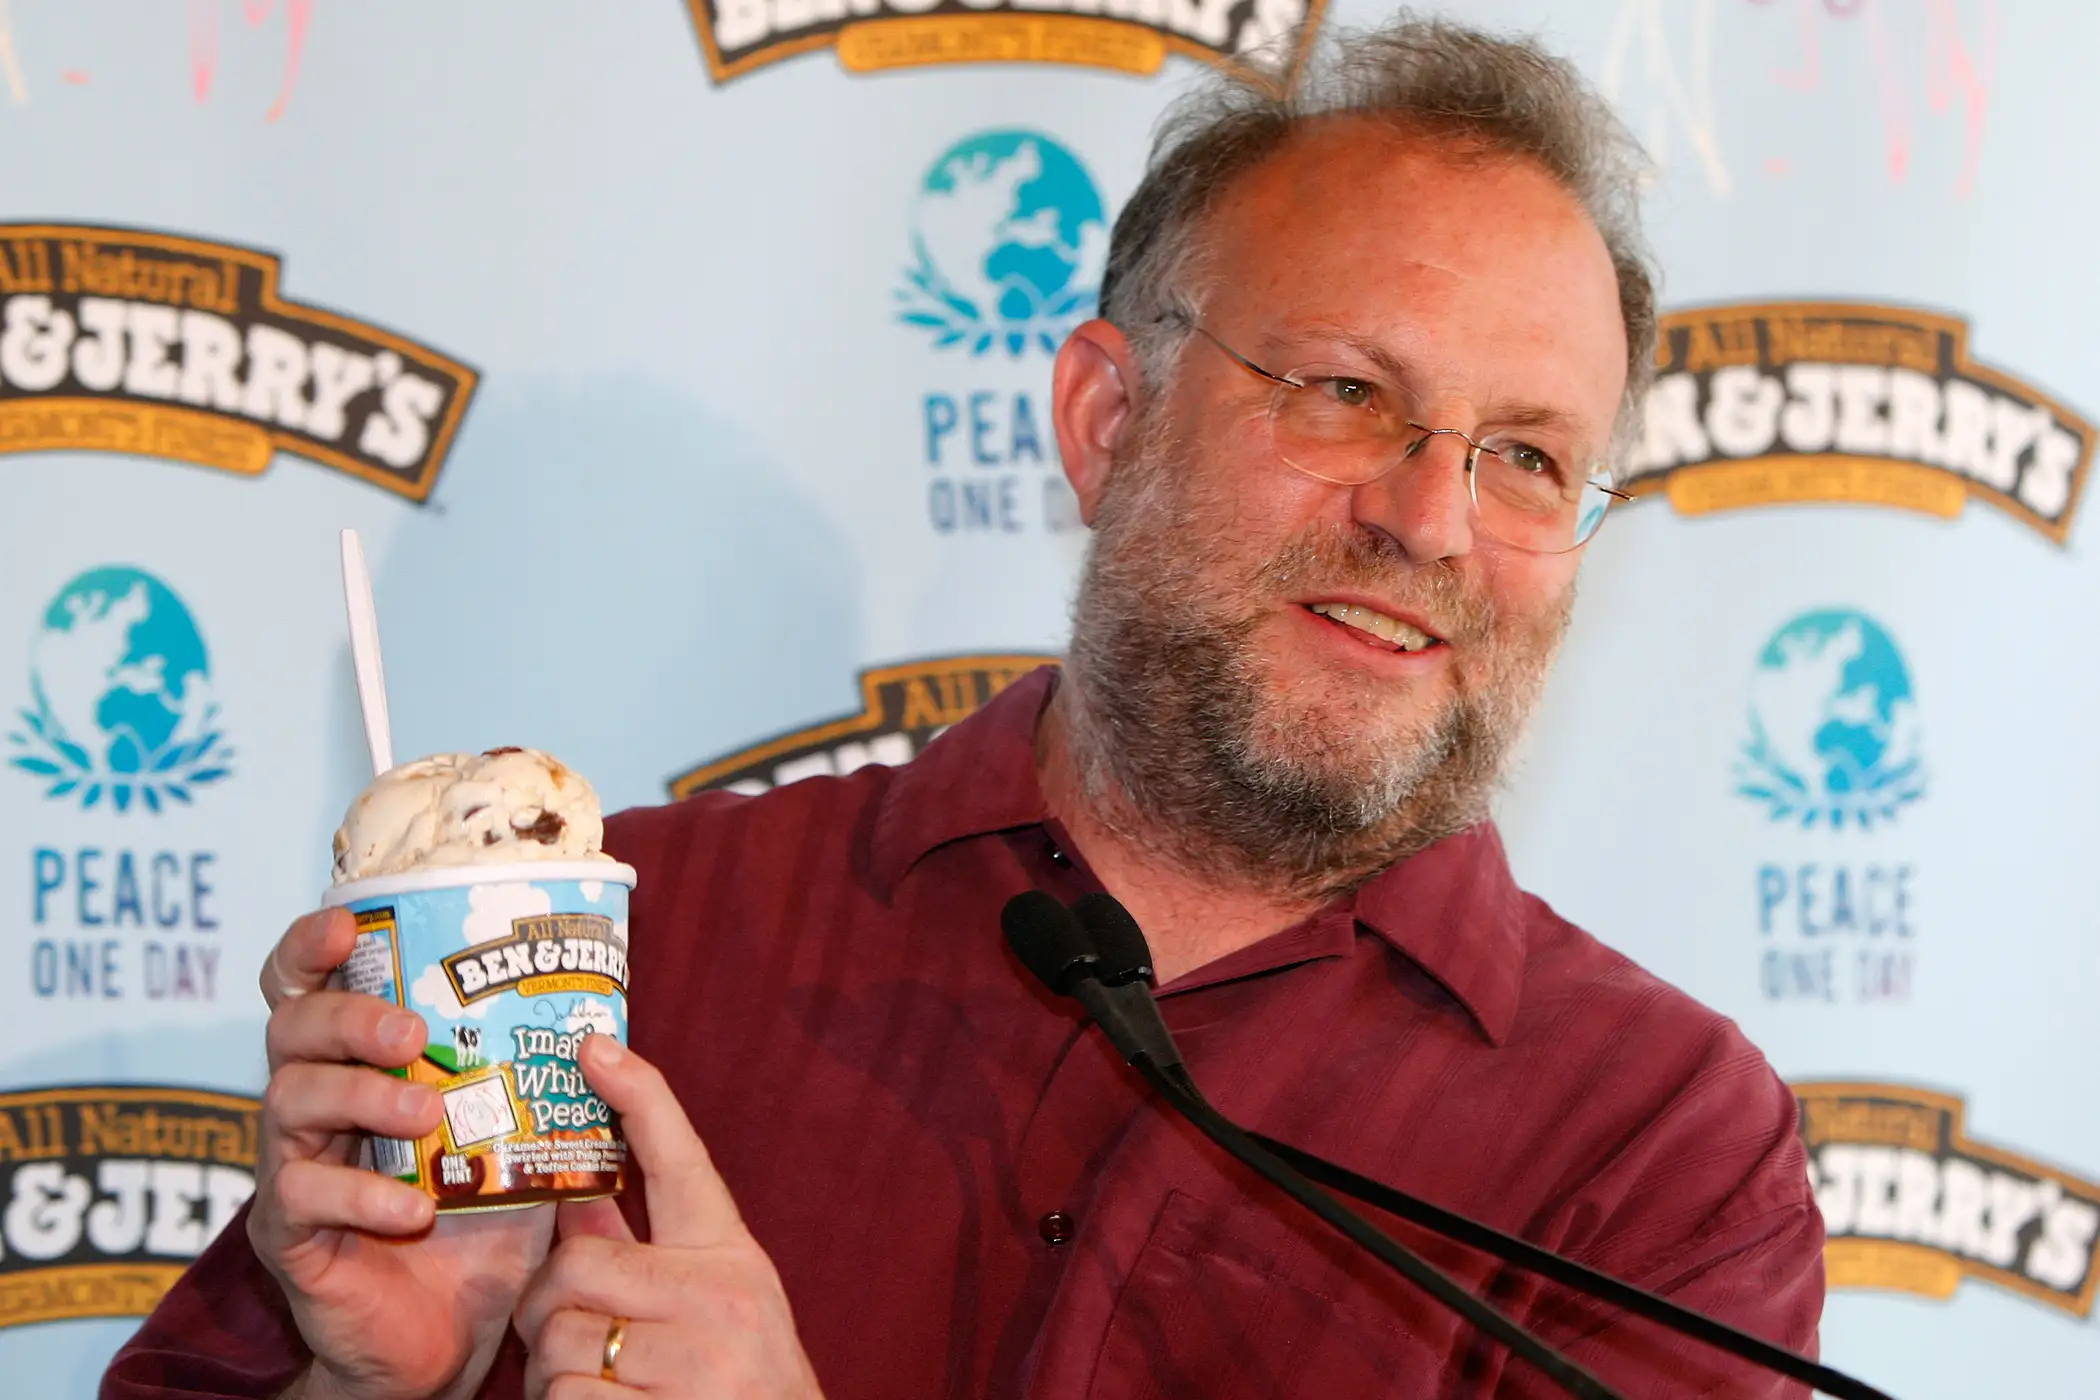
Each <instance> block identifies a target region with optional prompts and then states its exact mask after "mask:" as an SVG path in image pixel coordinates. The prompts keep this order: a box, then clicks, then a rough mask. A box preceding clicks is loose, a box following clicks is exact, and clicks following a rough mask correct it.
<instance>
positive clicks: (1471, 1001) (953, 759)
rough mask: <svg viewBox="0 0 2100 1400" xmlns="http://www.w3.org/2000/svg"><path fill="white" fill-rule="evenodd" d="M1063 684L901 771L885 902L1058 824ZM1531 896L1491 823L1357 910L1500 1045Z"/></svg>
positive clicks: (1373, 886)
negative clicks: (1055, 748)
mask: <svg viewBox="0 0 2100 1400" xmlns="http://www.w3.org/2000/svg"><path fill="white" fill-rule="evenodd" d="M1056 684H1057V668H1056V667H1054V666H1043V667H1040V668H1038V669H1037V670H1034V671H1031V672H1029V673H1028V674H1027V675H1026V676H1023V677H1022V678H1021V679H1019V680H1017V681H1015V682H1014V683H1013V684H1012V685H1010V686H1008V687H1007V688H1006V689H1005V690H1003V691H1001V692H1000V693H999V694H997V695H995V696H993V697H992V699H991V700H989V701H987V702H986V703H985V704H984V705H983V706H982V707H981V708H980V709H979V710H978V711H977V712H976V713H975V714H973V715H971V716H970V717H969V718H967V719H965V720H963V721H962V722H960V723H959V724H956V725H955V726H954V727H952V728H950V729H949V730H947V731H946V732H944V733H942V734H941V735H939V736H938V737H937V738H935V739H934V740H933V742H932V743H930V744H928V745H927V746H926V748H925V750H924V751H923V752H921V753H920V754H919V756H918V757H917V758H915V759H914V760H912V761H911V762H910V763H907V764H905V765H904V766H903V767H902V768H900V769H898V770H897V773H896V776H895V777H894V778H893V779H891V781H890V786H889V791H888V792H887V793H885V794H884V795H883V798H882V804H881V808H880V810H879V811H878V813H877V816H876V821H875V823H874V830H873V833H872V835H871V838H870V846H869V848H868V851H869V858H870V873H871V874H872V875H873V876H874V879H875V882H876V887H877V889H878V890H879V891H880V893H881V895H882V897H883V898H884V899H885V900H887V899H888V898H889V896H890V895H891V894H892V893H893V892H894V891H895V889H896V888H897V884H898V882H899V881H901V880H902V879H903V878H904V876H905V875H906V873H908V872H909V871H910V870H911V868H912V867H913V866H914V865H916V864H918V862H919V861H920V860H922V859H924V858H925V857H926V856H927V855H928V854H929V853H931V852H932V851H934V850H936V849H937V848H939V847H941V846H945V845H947V844H948V843H949V842H951V841H959V840H963V839H964V838H966V837H971V836H984V835H989V834H991V833H993V832H998V831H1010V830H1013V829H1015V828H1017V827H1025V826H1035V825H1041V824H1043V823H1044V822H1046V821H1047V820H1048V818H1049V811H1048V808H1047V806H1046V805H1045V803H1044V801H1043V792H1042V788H1041V786H1040V785H1039V783H1038V782H1037V777H1036V754H1035V735H1036V726H1037V724H1038V723H1039V722H1040V720H1041V719H1042V714H1043V710H1044V708H1045V707H1046V706H1047V705H1048V704H1049V703H1050V696H1051V694H1052V692H1053V691H1054V690H1055V688H1056ZM1082 854H1083V853H1082ZM1529 900H1530V897H1529V896H1527V895H1526V894H1524V892H1523V891H1521V890H1519V889H1518V888H1517V885H1516V881H1515V880H1514V879H1513V878H1512V877H1511V875H1510V871H1509V861H1508V858H1507V856H1506V855H1505V854H1504V852H1503V848H1502V838H1501V836H1500V835H1499V834H1498V833H1497V832H1496V830H1495V828H1494V825H1493V824H1492V823H1490V822H1481V823H1479V824H1478V825H1475V826H1472V827H1469V828H1467V829H1466V830H1464V831H1462V832H1460V833H1459V834H1457V835H1456V836H1451V837H1447V838H1445V839H1444V840H1442V841H1439V842H1437V843H1436V844H1435V845H1433V846H1431V847H1430V848H1429V849H1427V850H1425V851H1422V852H1421V853H1420V854H1418V855H1415V856H1412V857H1410V858H1408V859H1407V860H1404V861H1401V862H1400V863H1399V864H1398V865H1395V866H1393V867H1392V868H1391V869H1389V870H1387V871H1385V872H1384V873H1382V874H1380V875H1378V876H1377V877H1376V878H1374V879H1373V880H1371V881H1370V882H1369V883H1368V884H1366V885H1364V886H1363V887H1362V888H1361V889H1359V890H1357V892H1356V894H1355V896H1354V897H1353V904H1354V909H1353V911H1352V912H1353V913H1354V915H1355V918H1356V921H1357V922H1358V923H1359V924H1361V925H1362V926H1364V927H1365V928H1367V929H1369V930H1370V931H1371V932H1373V933H1374V934H1376V935H1377V936H1378V937H1380V938H1382V939H1384V940H1385V941H1386V942H1387V943H1388V944H1390V945H1392V947H1393V948H1395V949H1396V950H1398V951H1399V952H1400V953H1401V954H1402V955H1403V956H1404V957H1406V958H1407V959H1408V960H1409V961H1411V962H1414V963H1416V964H1417V965H1419V966H1420V967H1421V968H1422V970H1423V971H1425V972H1427V973H1428V974H1429V975H1430V976H1431V977H1433V978H1435V979H1436V980H1437V981H1438V982H1439V983H1441V984H1442V985H1443V987H1444V989H1445V990H1446V991H1448V992H1450V993H1451V995H1452V996H1453V997H1454V998H1456V999H1457V1001H1458V1002H1459V1004H1460V1005H1461V1006H1463V1007H1464V1008H1465V1009H1466V1011H1467V1012H1468V1013H1469V1014H1470V1015H1471V1016H1472V1018H1473V1021H1474V1023H1475V1024H1476V1025H1477V1026H1478V1027H1479V1028H1480V1031H1481V1033H1482V1034H1483V1035H1485V1036H1486V1037H1487V1039H1488V1040H1489V1041H1491V1042H1493V1043H1494V1044H1498V1045H1499V1044H1501V1043H1502V1041H1503V1040H1504V1039H1505V1038H1506V1037H1507V1036H1508V1034H1509V1028H1510V1024H1511V1022H1512V1021H1514V1020H1515V1018H1516V1011H1517V1001H1518V996H1519V993H1520V991H1521V989H1522V984H1523V976H1524V958H1525V951H1526V949H1525V938H1524V928H1525V923H1526V915H1527V912H1528V906H1529ZM1324 912H1325V911H1323V913H1324ZM1320 917H1321V915H1315V916H1314V918H1315V919H1316V920H1317V919H1318V918H1320ZM1302 927H1303V926H1301V928H1302ZM1295 936H1298V934H1297V931H1295V930H1294V931H1287V932H1285V933H1282V934H1278V935H1277V936H1276V937H1277V938H1282V939H1290V938H1293V937H1295ZM1274 941H1275V939H1266V940H1264V941H1263V944H1262V945H1257V947H1261V948H1262V949H1263V951H1264V952H1268V953H1273V952H1274V951H1276V950H1274V949H1269V948H1267V947H1266V946H1265V945H1266V944H1269V943H1273V942H1274ZM1254 951H1255V950H1254V949H1246V950H1242V953H1243V954H1252V953H1254ZM1241 956H1242V954H1234V955H1232V958H1231V959H1227V960H1226V961H1233V960H1234V959H1237V958H1239V957H1241ZM1205 971H1207V970H1205ZM1198 975H1201V974H1200V973H1199V974H1198Z"/></svg>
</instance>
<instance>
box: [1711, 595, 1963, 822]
mask: <svg viewBox="0 0 2100 1400" xmlns="http://www.w3.org/2000/svg"><path fill="white" fill-rule="evenodd" d="M1736 771H1737V779H1738V785H1737V789H1736V790H1737V791H1738V792H1739V793H1741V794H1742V795H1743V796H1745V797H1749V798H1752V799H1754V800H1757V801H1759V802H1762V803H1764V804H1766V805H1767V806H1768V807H1769V808H1770V809H1771V815H1772V817H1773V818H1774V819H1775V820H1780V821H1797V822H1799V823H1800V824H1801V825H1803V826H1814V825H1817V824H1818V823H1824V824H1828V825H1830V826H1833V827H1845V826H1861V827H1866V826H1872V825H1874V824H1875V823H1876V822H1877V821H1885V820H1887V819H1889V818H1892V817H1894V816H1895V814H1896V813H1897V811H1898V810H1900V809H1901V808H1902V807H1904V806H1905V805H1907V804H1908V803H1911V802H1914V801H1916V800H1917V799H1918V798H1920V797H1922V796H1924V795H1925V771H1924V763H1923V760H1922V757H1921V754H1920V743H1919V734H1918V716H1917V703H1916V699H1915V697H1914V696H1913V694H1912V690H1911V678H1910V668H1909V667H1908V666H1906V665H1905V664H1904V661H1903V653H1902V652H1901V650H1899V649H1898V648H1897V646H1896V643H1895V639H1894V638H1892V637H1891V636H1890V635H1889V634H1888V631H1887V629H1885V628H1884V627H1882V626H1881V624H1880V623H1878V622H1876V621H1875V620H1874V619H1873V618H1871V617H1869V616H1867V615H1866V614H1865V613H1863V612H1858V611H1856V610H1853V609H1849V608H1826V609H1821V610H1818V611H1816V612H1809V613H1803V614H1802V615H1801V616H1799V617H1796V618H1794V619H1793V620H1792V621H1790V622H1788V623H1787V624H1786V625H1785V626H1784V627H1781V628H1780V629H1779V630H1778V631H1777V632H1775V633H1774V634H1773V635H1772V638H1771V640H1770V641H1768V642H1766V643H1765V645H1764V648H1763V650H1761V651H1760V652H1759V653H1758V657H1757V670H1756V673H1755V675H1754V676H1753V678H1752V680H1751V687H1750V739H1749V741H1748V742H1747V743H1746V744H1744V746H1743V753H1742V756H1741V759H1740V760H1739V762H1738V764H1737V770H1736Z"/></svg>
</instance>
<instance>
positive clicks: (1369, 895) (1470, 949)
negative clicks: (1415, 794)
mask: <svg viewBox="0 0 2100 1400" xmlns="http://www.w3.org/2000/svg"><path fill="white" fill-rule="evenodd" d="M1533 904H1534V901H1533V900H1532V898H1531V896H1530V895H1527V894H1525V893H1524V892H1523V891H1522V890H1520V889H1518V888H1517V882H1516V880H1515V878H1514V877H1512V876H1511V875H1510V873H1509V858H1508V856H1507V855H1506V854H1505V853H1504V852H1503V849H1502V836H1501V833H1499V832H1497V831H1496V830H1495V826H1494V823H1492V822H1487V821H1483V822H1480V823H1478V824H1477V825H1474V826H1470V827H1467V828H1466V829H1465V830H1464V831H1461V832H1459V833H1458V834H1457V835H1456V836H1447V837H1445V838H1444V839H1443V840H1441V841H1439V842H1437V843H1436V844H1435V845H1433V846H1431V847H1430V848H1429V849H1428V850H1426V851H1423V852H1421V853H1420V854H1418V855H1414V856H1411V857H1409V858H1408V859H1406V860H1403V861H1401V862H1400V863H1399V864H1398V865H1395V866H1393V867H1392V868H1391V869H1389V870H1387V871H1385V872H1384V873H1383V874H1381V875H1379V876H1378V877H1377V878H1375V879H1373V880H1372V881H1371V882H1370V883H1369V884H1367V885H1365V886H1363V887H1362V888H1361V889H1359V890H1358V891H1357V892H1356V921H1357V922H1358V923H1360V924H1362V925H1363V926H1364V927H1366V928H1368V929H1370V930H1371V931H1372V932H1373V933H1375V934H1377V935H1378V936H1379V937H1380V938H1383V939H1384V940H1385V941H1386V942H1388V943H1390V944H1392V945H1393V947H1395V948H1397V949H1398V950H1399V951H1400V952H1401V953H1402V954H1404V955H1405V956H1406V957H1407V958H1408V959H1409V960H1411V961H1413V962H1414V963H1416V964H1418V965H1419V966H1420V967H1421V968H1422V970H1423V971H1424V972H1427V973H1428V974H1429V975H1430V976H1431V977H1434V978H1435V979H1436V980H1437V981H1438V982H1440V983H1442V984H1443V986H1444V990H1446V991H1448V992H1450V993H1451V995H1452V996H1454V997H1456V998H1457V999H1458V1001H1459V1004H1460V1005H1462V1006H1464V1007H1465V1008H1466V1010H1467V1011H1469V1012H1471V1013H1472V1016H1473V1020H1474V1022H1475V1023H1476V1024H1477V1025H1478V1026H1479V1027H1480V1030H1481V1033H1482V1034H1483V1035H1485V1036H1486V1037H1487V1038H1488V1040H1489V1041H1491V1042H1492V1043H1494V1044H1496V1045H1500V1044H1501V1043H1502V1042H1503V1041H1504V1040H1505V1039H1507V1038H1508V1036H1509V1028H1510V1025H1511V1023H1512V1022H1514V1021H1515V1020H1516V1016H1517V1001H1518V999H1519V996H1520V994H1521V993H1522V991H1523V984H1524V961H1525V956H1526V953H1527V951H1528V949H1527V946H1526V939H1525V936H1524V931H1525V926H1526V924H1527V923H1528V922H1529V917H1530V914H1531V911H1532V907H1533Z"/></svg>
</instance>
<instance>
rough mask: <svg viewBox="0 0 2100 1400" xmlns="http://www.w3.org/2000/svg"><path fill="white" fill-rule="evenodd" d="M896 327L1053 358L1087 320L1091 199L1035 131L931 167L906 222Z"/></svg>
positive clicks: (1074, 168)
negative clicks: (905, 264) (906, 254)
mask: <svg viewBox="0 0 2100 1400" xmlns="http://www.w3.org/2000/svg"><path fill="white" fill-rule="evenodd" d="M912 251H913V253H914V254H915V255H916V262H915V264H914V265H913V266H912V267H911V268H909V269H907V270H906V272H905V285H904V286H903V287H902V288H901V289H900V290H899V291H898V294H897V295H898V300H899V302H900V303H901V306H900V310H899V312H898V316H899V319H901V320H903V321H904V322H906V323H907V324H909V325H915V326H921V327H924V328H925V329H926V330H928V331H930V332H931V333H932V334H933V337H934V344H935V345H937V346H942V347H947V346H953V345H966V346H968V348H969V349H970V351H971V352H972V353H973V354H979V355H981V354H984V353H985V352H986V351H988V350H990V349H992V348H993V347H994V346H1003V347H1004V348H1005V349H1006V351H1007V352H1008V353H1009V354H1012V355H1019V354H1021V353H1022V352H1023V351H1024V350H1026V349H1027V348H1028V347H1029V346H1030V345H1035V346H1036V347H1038V348H1040V349H1043V350H1045V351H1048V352H1051V353H1055V352H1056V350H1057V347H1058V345H1059V344H1060V343H1061V342H1062V341H1063V339H1064V337H1065V334H1066V333H1067V332H1068V331H1070V330H1071V328H1072V327H1073V326H1075V325H1077V324H1078V323H1079V322H1081V321H1083V320H1086V319H1087V318H1088V317H1090V316H1092V315H1093V314H1094V307H1095V304H1096V302H1097V301H1098V299H1099V296H1100V289H1101V274H1102V270H1103V269H1104V268H1105V267H1106V266H1107V264H1108V216H1107V212H1106V210H1104V209H1103V208H1102V204H1101V192H1100V191H1099V190H1098V189H1096V188H1095V187H1094V181H1093V177H1092V176H1090V175H1088V174H1087V171H1086V167H1085V166H1083V165H1081V164H1080V163H1079V161H1078V159H1077V158H1076V157H1075V156H1073V154H1072V153H1071V152H1070V151H1068V150H1066V149H1065V148H1064V147H1063V146H1062V145H1060V144H1058V143H1057V142H1056V141H1055V140H1053V139H1051V138H1050V137H1048V136H1045V135H1043V134H1042V133H1041V132H1039V131H1026V130H1009V131H986V132H980V133H978V134H977V135H975V136H971V137H969V138H967V139H965V140H962V141H958V142H957V143H956V144H954V145H953V146H950V147H949V148H948V149H947V150H945V151H943V152H942V153H941V155H940V157H939V158H938V159H937V160H935V161H934V163H933V165H932V167H931V168H930V169H929V170H928V171H927V172H926V175H925V177H924V179H922V180H921V181H920V183H919V197H918V200H917V202H916V204H915V205H914V208H913V213H912Z"/></svg>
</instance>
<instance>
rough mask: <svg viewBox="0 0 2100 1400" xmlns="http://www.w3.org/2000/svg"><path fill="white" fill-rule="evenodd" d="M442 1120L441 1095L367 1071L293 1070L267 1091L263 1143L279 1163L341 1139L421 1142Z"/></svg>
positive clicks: (303, 1066)
mask: <svg viewBox="0 0 2100 1400" xmlns="http://www.w3.org/2000/svg"><path fill="white" fill-rule="evenodd" d="M442 1116H443V1110H442V1105H441V1104H440V1103H439V1101H438V1094H437V1090H435V1089H433V1088H431V1087H430V1086H429V1085H427V1084H411V1083H409V1082H408V1081H407V1080H404V1079H396V1078H395V1077H394V1076H393V1075H391V1074H385V1073H382V1072H381V1071H379V1070H376V1069H366V1068H364V1067H363V1066H361V1065H314V1064H289V1065H286V1066H285V1067H284V1068H282V1069H280V1070H278V1071H277V1072H276V1073H275V1074H273V1075H271V1076H270V1083H269V1085H268V1087H266V1088H265V1089H264V1090H263V1123H264V1131H263V1139H264V1143H265V1145H266V1146H269V1147H273V1148H275V1149H276V1151H277V1154H278V1155H276V1156H274V1157H273V1160H278V1161H283V1160H292V1159H296V1158H300V1157H314V1156H318V1155H320V1153H321V1152H322V1150H323V1148H324V1147H325V1145H326V1144H327V1143H328V1142H330V1141H331V1140H332V1139H334V1138H335V1137H336V1136H337V1135H338V1134H341V1133H352V1132H368V1133H377V1134H379V1135H380V1136H381V1137H391V1138H408V1139H415V1138H419V1137H421V1136H423V1134H425V1133H427V1132H431V1131H432V1130H434V1129H435V1128H436V1127H437V1125H438V1120H439V1119H440V1118H441V1117H442Z"/></svg>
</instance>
